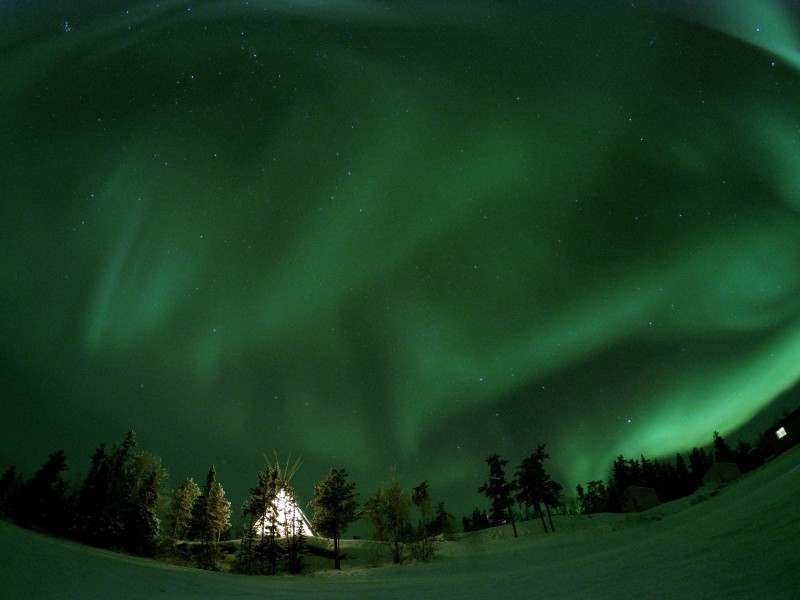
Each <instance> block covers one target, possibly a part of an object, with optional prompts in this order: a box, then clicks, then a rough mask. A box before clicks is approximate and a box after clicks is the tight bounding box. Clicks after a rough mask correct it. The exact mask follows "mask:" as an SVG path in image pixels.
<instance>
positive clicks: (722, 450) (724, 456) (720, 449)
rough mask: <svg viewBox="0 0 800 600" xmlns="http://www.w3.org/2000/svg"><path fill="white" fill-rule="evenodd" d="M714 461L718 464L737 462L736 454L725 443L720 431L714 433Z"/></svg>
mask: <svg viewBox="0 0 800 600" xmlns="http://www.w3.org/2000/svg"><path fill="white" fill-rule="evenodd" d="M714 460H716V461H717V462H732V463H735V462H736V454H734V452H733V450H732V449H731V447H730V446H729V445H728V442H726V441H725V438H723V437H722V436H721V435H720V434H719V431H715V432H714Z"/></svg>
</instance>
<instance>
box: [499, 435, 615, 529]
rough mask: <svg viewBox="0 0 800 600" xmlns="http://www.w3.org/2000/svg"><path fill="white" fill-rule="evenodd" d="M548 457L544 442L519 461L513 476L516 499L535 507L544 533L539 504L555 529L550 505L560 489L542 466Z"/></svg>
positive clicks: (556, 498) (555, 502)
mask: <svg viewBox="0 0 800 600" xmlns="http://www.w3.org/2000/svg"><path fill="white" fill-rule="evenodd" d="M548 458H550V455H549V454H547V452H545V446H544V444H542V445H540V446H538V447H537V448H536V451H534V452H533V454H531V455H530V456H529V457H527V458H525V459H524V460H523V461H522V463H520V465H519V466H518V467H517V472H516V476H515V487H516V490H517V494H516V498H517V501H519V502H523V503H525V504H526V505H527V506H532V507H533V508H534V509H535V511H536V514H538V515H539V517H540V518H541V519H542V527H544V531H545V533H547V525H546V524H545V521H544V512H543V511H542V508H541V505H542V504H544V507H545V510H546V511H547V516H548V519H549V521H550V529H551V530H552V531H555V526H554V524H553V518H552V516H551V515H550V506H557V505H558V494H559V492H560V491H561V485H560V484H559V483H557V482H555V481H553V480H552V479H551V478H550V476H549V475H548V474H547V471H546V470H545V468H544V461H545V459H548ZM619 459H622V457H621V456H620V457H619ZM619 459H618V460H619ZM615 464H616V463H615Z"/></svg>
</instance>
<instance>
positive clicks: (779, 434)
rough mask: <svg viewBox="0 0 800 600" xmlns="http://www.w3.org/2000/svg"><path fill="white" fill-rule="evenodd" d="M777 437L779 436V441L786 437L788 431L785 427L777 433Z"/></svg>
mask: <svg viewBox="0 0 800 600" xmlns="http://www.w3.org/2000/svg"><path fill="white" fill-rule="evenodd" d="M775 435H777V436H778V439H781V438H784V437H786V430H785V429H784V428H783V427H781V428H780V429H778V431H776V432H775Z"/></svg>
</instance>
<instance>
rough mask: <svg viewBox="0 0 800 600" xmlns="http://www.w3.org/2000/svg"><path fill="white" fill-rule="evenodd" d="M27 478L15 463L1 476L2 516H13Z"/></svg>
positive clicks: (0, 499) (0, 504)
mask: <svg viewBox="0 0 800 600" xmlns="http://www.w3.org/2000/svg"><path fill="white" fill-rule="evenodd" d="M24 483H25V480H24V479H23V477H22V475H20V474H19V473H18V472H17V469H16V467H14V466H13V465H12V466H10V467H9V468H8V469H6V472H5V473H3V477H2V478H0V517H13V515H14V514H15V512H16V509H17V506H18V504H19V496H20V493H21V492H22V486H23V485H24Z"/></svg>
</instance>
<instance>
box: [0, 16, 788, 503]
mask: <svg viewBox="0 0 800 600" xmlns="http://www.w3.org/2000/svg"><path fill="white" fill-rule="evenodd" d="M94 4H95V3H91V2H83V3H80V2H74V3H69V2H68V3H61V4H59V5H58V6H59V8H50V9H41V10H40V11H39V12H36V9H34V8H31V7H28V8H26V7H22V8H14V7H8V6H6V7H2V8H0V15H2V24H0V39H2V40H4V41H3V42H2V47H1V48H0V80H1V81H3V86H2V90H0V114H1V115H2V117H0V124H1V126H2V129H1V130H0V131H1V133H2V135H1V136H0V139H2V140H3V141H2V144H0V164H1V165H2V168H1V169H0V190H2V205H1V210H2V212H1V213H0V232H1V233H2V236H1V237H0V245H2V252H1V253H0V267H1V268H2V275H3V281H4V282H5V283H4V285H3V286H2V292H1V293H0V301H1V302H2V336H3V342H2V344H3V377H2V379H3V384H2V388H0V394H2V397H3V400H2V418H1V419H0V422H2V425H0V436H2V439H3V440H4V441H3V442H2V444H0V459H3V461H4V462H6V461H7V462H14V463H16V464H18V465H20V464H21V465H22V466H24V467H27V469H28V470H29V471H30V469H32V468H35V465H37V464H39V463H40V462H41V461H42V460H43V457H44V453H46V452H48V451H52V450H54V449H56V448H58V447H66V448H68V450H69V452H68V456H69V457H70V458H71V462H72V464H78V463H80V462H81V461H87V460H88V456H89V454H90V453H91V450H92V447H93V446H94V445H95V444H96V443H97V442H99V441H101V440H107V441H112V440H114V439H120V438H121V437H122V434H123V433H124V431H125V430H126V429H128V428H134V429H136V430H137V432H139V437H140V441H141V444H142V446H143V447H145V448H147V449H151V450H153V451H155V452H158V453H159V454H161V455H162V456H163V458H164V460H165V463H166V464H167V466H169V467H170V470H171V472H172V473H173V477H172V483H173V484H175V482H176V481H177V480H179V479H180V478H182V477H184V476H186V475H192V476H194V477H195V479H196V480H199V479H200V478H201V477H202V473H203V472H204V470H205V469H207V467H208V464H210V463H211V462H215V463H217V467H218V472H219V476H220V480H221V481H222V482H223V483H224V484H226V488H227V489H229V490H230V491H229V494H230V493H231V492H232V493H233V496H234V500H237V499H238V498H237V494H244V492H245V491H246V486H248V485H251V484H252V479H253V478H254V476H255V472H256V470H257V469H258V468H259V467H260V463H261V462H262V460H263V459H262V454H263V453H267V454H271V452H272V449H273V448H276V449H277V450H278V451H279V453H287V452H290V451H291V452H293V453H294V454H302V455H303V457H304V460H305V467H304V468H303V469H302V471H301V473H300V474H299V475H298V479H299V482H298V488H299V490H300V495H301V498H304V499H309V498H308V497H307V496H308V494H309V489H310V485H311V484H313V483H314V482H316V481H318V480H319V479H321V478H322V477H323V476H324V474H325V473H326V472H327V469H329V468H331V467H340V466H343V467H345V468H347V469H348V471H349V472H351V473H352V475H353V479H354V480H355V481H356V482H358V483H359V485H360V487H362V493H364V494H367V493H369V492H370V491H371V487H372V486H374V485H377V484H378V483H379V482H381V481H384V480H385V479H386V478H387V477H388V473H389V468H390V467H393V466H396V467H397V471H398V474H399V475H400V476H401V477H402V478H403V479H404V481H405V482H406V484H407V485H411V484H416V483H418V481H421V480H422V479H428V480H429V481H430V482H431V484H432V488H433V491H434V495H437V496H439V497H441V498H442V499H444V500H445V502H446V505H448V507H452V509H451V510H455V511H459V510H462V511H464V510H468V509H471V507H472V506H473V505H475V504H477V503H479V502H480V499H479V498H478V496H477V492H476V489H477V486H478V485H479V484H480V483H481V482H482V481H483V478H484V476H485V473H484V465H483V464H482V459H483V457H484V456H485V455H486V454H488V453H489V452H492V451H497V452H499V453H500V454H501V455H503V456H507V457H508V458H510V459H511V461H512V464H516V462H518V461H519V460H520V459H521V458H522V457H523V456H524V455H526V454H527V453H529V452H531V451H532V450H533V449H534V448H535V446H536V445H537V444H539V443H547V446H548V450H549V451H550V453H551V455H552V457H553V459H552V461H551V469H552V470H553V472H554V475H555V476H556V478H557V479H560V480H561V481H562V482H563V483H564V484H565V487H567V488H568V489H569V488H572V487H574V485H575V484H576V483H578V482H583V481H587V480H589V479H596V478H602V477H605V476H606V472H607V469H608V467H609V466H610V463H611V460H612V459H613V458H614V457H615V456H616V455H618V454H620V453H623V454H625V455H626V456H636V455H638V454H639V453H641V452H643V453H645V454H646V455H648V456H663V455H670V454H673V453H674V452H676V451H684V450H686V449H689V448H691V447H692V446H695V445H704V444H707V443H708V442H709V441H710V438H711V433H712V432H713V431H714V430H719V431H721V432H723V434H726V433H727V432H734V431H736V430H737V429H738V428H740V427H742V426H743V425H746V424H747V423H748V422H750V421H751V419H753V418H754V417H755V416H756V415H758V414H759V413H760V412H762V411H764V410H765V409H769V408H770V407H771V406H773V404H774V402H775V399H776V398H777V397H779V396H780V394H782V393H783V392H785V391H786V390H788V389H790V388H792V387H793V386H795V385H796V384H797V382H798V381H800V303H798V298H800V111H799V110H798V107H800V77H799V76H798V73H799V72H800V36H799V35H798V32H797V29H796V23H798V14H797V12H796V10H795V11H791V10H790V9H789V5H788V4H781V3H778V2H758V3H750V2H730V3H728V2H726V3H724V6H725V8H724V9H722V8H720V7H721V6H722V3H719V4H717V3H695V2H692V3H688V2H687V3H685V4H682V3H678V2H670V3H654V2H644V3H634V4H635V5H634V6H631V5H630V3H619V4H612V5H610V6H609V5H606V6H605V7H604V8H602V9H601V8H592V7H593V6H595V4H594V3H575V4H572V3H544V2H543V3H539V2H522V3H485V4H484V3H480V2H474V3H470V4H469V5H468V7H465V5H463V4H461V3H444V2H443V3H427V2H357V1H348V2H345V1H337V0H331V1H330V2H319V3H317V2H290V1H286V2H273V1H266V0H263V1H255V2H249V3H245V2H207V3H206V2H203V3H193V2H162V3H160V4H158V5H156V4H155V3H152V2H132V3H129V6H126V8H122V5H119V6H116V7H109V6H110V5H105V4H104V7H103V8H97V7H94V6H93V5H94ZM663 6H668V7H669V9H663ZM717 13H719V14H717ZM793 24H794V25H793ZM37 453H38V454H37ZM31 455H33V456H32V457H31ZM25 461H30V463H27V462H25ZM77 470H78V471H80V467H79V468H78V469H77ZM226 478H227V479H226ZM234 488H235V489H234ZM235 506H237V505H236V504H235Z"/></svg>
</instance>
